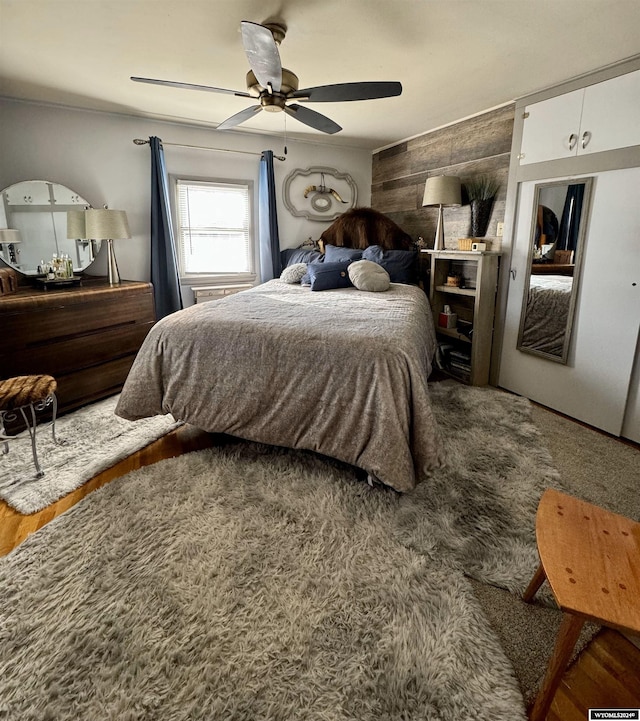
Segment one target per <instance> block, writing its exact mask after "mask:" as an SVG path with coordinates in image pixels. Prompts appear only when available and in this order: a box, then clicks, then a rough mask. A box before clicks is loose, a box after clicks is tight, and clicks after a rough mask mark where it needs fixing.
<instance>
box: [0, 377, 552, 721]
mask: <svg viewBox="0 0 640 721" xmlns="http://www.w3.org/2000/svg"><path fill="white" fill-rule="evenodd" d="M432 398H433V404H434V409H435V412H436V414H437V418H438V421H439V425H440V432H441V435H442V442H443V446H444V448H445V451H446V456H447V459H448V461H447V465H446V467H444V468H442V469H441V470H440V471H438V472H437V473H435V474H434V477H433V478H432V479H431V480H430V481H429V482H426V483H423V484H422V485H421V486H419V487H418V488H417V489H416V491H415V492H412V493H410V494H405V495H403V496H399V495H398V494H396V493H395V492H393V491H391V490H388V489H385V488H370V487H369V486H367V485H366V483H364V482H363V480H362V479H363V474H362V473H361V472H359V471H357V470H356V469H354V468H352V467H350V466H346V465H344V464H341V463H338V462H336V461H333V460H330V459H326V458H323V457H320V456H317V455H315V454H312V453H305V452H299V451H289V450H285V449H277V448H272V447H266V446H262V445H259V444H253V443H245V442H242V441H237V442H236V441H229V442H226V443H224V444H222V445H220V446H218V447H215V448H213V449H208V450H205V451H199V452H196V453H190V454H187V455H184V456H181V457H178V458H174V459H169V460H166V461H162V462H160V463H158V464H156V465H154V466H150V467H147V468H143V469H141V470H139V471H135V472H134V473H131V474H129V475H127V476H124V477H122V478H119V479H116V480H115V481H113V482H111V483H110V484H107V485H106V486H104V487H102V488H100V489H98V490H97V491H95V492H94V493H91V494H90V495H89V496H87V497H86V498H85V499H84V500H83V501H82V502H81V503H79V504H78V505H76V506H74V507H73V508H71V509H70V510H69V511H67V512H66V513H64V514H63V515H62V516H60V517H59V518H57V519H55V520H54V521H52V522H51V523H49V524H48V525H46V526H45V527H44V528H42V529H41V530H40V531H38V532H37V533H36V534H34V535H33V536H31V537H30V538H28V539H27V540H26V541H25V542H24V543H23V544H22V545H21V546H19V547H18V548H17V549H15V550H14V551H13V552H12V553H11V554H9V555H8V556H6V557H5V558H4V559H0V587H2V589H3V594H2V600H0V719H14V718H15V719H18V718H19V719H21V721H22V720H24V721H27V720H30V719H33V720H35V719H38V720H40V719H56V720H58V719H60V720H61V721H65V720H67V719H68V720H71V719H78V718H91V719H96V720H97V719H119V720H120V719H124V720H129V719H131V720H133V719H161V718H162V719H217V718H220V719H222V718H224V719H225V720H230V721H235V720H238V721H239V720H245V719H246V720H247V721H249V720H250V719H251V720H253V719H259V718H261V719H283V720H285V721H287V720H289V719H291V720H293V719H296V720H297V719H318V721H320V720H323V721H334V720H335V721H342V719H358V720H359V721H368V720H371V721H373V720H374V719H375V720H376V721H378V720H379V719H388V720H389V721H396V720H397V721H400V720H401V719H403V720H404V719H412V720H414V719H416V720H418V719H424V720H429V721H436V720H442V721H454V720H457V719H474V720H476V721H483V720H485V719H486V720H487V721H489V720H491V721H518V720H519V721H524V719H525V712H524V704H523V696H522V692H524V693H525V695H526V694H527V689H526V688H523V685H522V679H518V678H516V675H515V674H514V669H513V662H512V660H510V657H508V655H505V651H504V650H503V647H502V646H501V643H500V641H499V639H498V636H497V634H496V632H495V631H494V630H493V629H492V626H491V624H490V623H489V622H488V621H487V616H486V615H485V612H484V611H483V605H482V604H485V606H488V607H493V608H494V610H495V608H497V604H496V602H495V599H494V598H491V597H488V599H487V598H483V596H482V593H479V594H474V588H473V587H472V585H471V582H470V580H469V577H470V578H473V579H475V581H474V582H473V583H474V586H477V587H478V588H480V589H481V590H482V589H483V588H486V586H485V584H486V583H490V584H498V585H500V586H503V587H504V588H507V589H510V590H511V591H517V592H521V591H522V590H523V589H524V587H525V586H526V584H527V583H528V581H529V579H530V577H531V575H532V574H533V571H534V570H535V568H536V566H537V562H538V559H537V554H536V550H535V533H534V518H535V511H536V508H537V504H538V500H539V498H540V495H541V494H542V492H543V490H544V488H546V487H548V486H555V487H558V488H561V484H560V481H559V476H558V474H557V472H556V471H555V470H554V468H553V466H552V464H551V457H550V455H549V453H548V451H546V449H545V447H544V444H543V443H542V442H541V436H540V433H539V432H538V430H537V429H536V427H535V426H534V424H533V423H532V420H531V406H530V404H529V402H528V401H526V400H524V399H521V398H517V397H514V396H511V395H508V394H506V393H502V392H499V391H495V390H493V389H480V388H468V387H465V386H460V385H458V384H449V383H441V384H436V385H434V386H433V387H432ZM477 582H483V583H477ZM476 590H477V589H476ZM495 590H496V592H497V593H499V594H502V595H503V597H504V598H506V599H508V601H507V602H506V603H507V605H508V603H513V604H520V605H521V606H524V607H527V606H526V604H523V603H522V602H521V601H520V600H519V599H517V597H516V596H515V595H513V594H512V593H508V592H507V591H503V590H497V589H495ZM485 610H486V609H485ZM508 612H509V611H507V610H505V611H504V613H505V614H506V613H508ZM555 614H556V615H558V614H557V612H555ZM490 621H491V623H496V621H497V623H498V625H499V622H500V619H499V618H497V619H496V618H495V617H494V619H491V618H490ZM506 621H507V622H508V619H506ZM552 633H553V631H552ZM502 640H503V642H504V639H502ZM552 641H553V636H551V638H549V639H547V644H548V650H549V651H550V650H551V645H550V644H551V643H552ZM520 643H522V639H520ZM545 663H546V657H545V658H544V659H543V665H542V667H541V668H540V669H538V676H537V677H539V673H541V672H542V671H543V669H544V664H545ZM519 680H520V686H519V684H518V681H519ZM534 680H535V679H534ZM529 690H530V689H529Z"/></svg>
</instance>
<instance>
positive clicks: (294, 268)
mask: <svg viewBox="0 0 640 721" xmlns="http://www.w3.org/2000/svg"><path fill="white" fill-rule="evenodd" d="M306 273H307V264H306V263H294V264H293V265H288V266H287V267H286V268H285V269H284V270H283V271H282V273H280V280H281V281H283V282H284V283H289V284H291V285H293V284H294V283H299V282H300V281H301V280H302V276H303V275H306Z"/></svg>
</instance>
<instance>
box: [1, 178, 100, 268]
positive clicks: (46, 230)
mask: <svg viewBox="0 0 640 721" xmlns="http://www.w3.org/2000/svg"><path fill="white" fill-rule="evenodd" d="M0 197H1V201H2V202H0V259H2V260H3V261H4V262H5V263H6V264H7V265H9V266H11V267H12V268H14V269H15V270H17V271H19V272H20V273H23V274H24V275H29V276H35V275H38V266H39V265H40V264H41V262H42V261H45V263H47V262H51V259H52V257H53V254H54V253H55V254H56V255H58V256H60V255H63V254H66V255H68V256H69V258H71V262H72V263H73V270H74V272H80V271H83V270H84V269H85V268H86V267H87V266H88V265H89V264H90V263H91V262H92V261H93V260H94V259H95V256H96V255H97V253H98V251H99V250H100V241H99V240H98V241H96V240H86V239H82V238H68V237H67V235H68V232H67V231H68V229H67V211H69V210H76V211H77V210H82V209H83V208H85V207H88V206H89V203H88V202H87V201H86V200H85V199H84V198H83V197H82V196H80V195H78V194H77V193H76V192H75V191H73V190H71V189H69V188H67V187H65V186H64V185H60V184H59V183H52V182H51V181H48V180H27V181H24V182H22V183H15V184H14V185H10V186H9V187H8V188H5V189H4V190H3V191H2V192H1V193H0ZM2 229H7V230H9V231H12V232H6V230H5V231H4V232H3V230H2Z"/></svg>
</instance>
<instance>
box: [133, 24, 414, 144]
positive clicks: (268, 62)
mask: <svg viewBox="0 0 640 721" xmlns="http://www.w3.org/2000/svg"><path fill="white" fill-rule="evenodd" d="M241 31H242V44H243V45H244V51H245V53H246V55H247V60H248V61H249V67H250V68H251V70H249V72H248V73H247V92H245V91H242V90H226V89H225V88H214V87H212V86H210V85H194V84H192V83H179V82H174V81H171V80H155V79H153V78H140V77H133V76H132V77H131V80H134V81H135V82H137V83H150V84H152V85H166V86H169V87H174V88H185V89H187V90H205V91H207V92H211V93H226V94H228V95H236V96H238V97H241V98H254V99H256V100H258V101H259V103H258V104H257V105H250V106H249V107H248V108H245V109H244V110H241V111H240V112H239V113H236V114H235V115H232V116H231V117H230V118H227V119H226V120H225V121H224V122H222V123H220V124H219V125H218V126H217V130H226V129H228V128H232V127H234V126H236V125H240V123H243V122H244V121H245V120H248V119H249V118H251V117H253V116H254V115H255V114H256V113H258V112H260V111H261V110H268V111H270V112H281V111H284V112H285V113H286V114H287V115H290V116H291V117H292V118H295V119H296V120H299V121H300V122H301V123H304V124H305V125H308V126H309V127H311V128H315V129H316V130H320V131H322V132H323V133H329V134H333V133H337V132H338V131H339V130H342V128H341V127H340V126H339V125H338V124H337V123H335V122H334V121H333V120H331V119H330V118H328V117H327V116H326V115H322V114H321V113H317V112H316V111H315V110H311V109H310V108H307V107H305V106H304V105H299V104H298V103H291V102H290V101H291V100H299V101H300V102H301V103H335V102H343V101H350V100H374V99H377V98H390V97H393V96H395V95H400V93H402V85H401V84H400V83H398V82H362V83H337V84H335V85H319V86H317V87H314V88H303V89H302V90H298V76H297V75H295V73H293V72H291V70H287V69H286V68H283V67H282V65H281V63H280V53H279V52H278V45H279V44H280V43H281V42H282V40H284V37H285V34H286V31H287V28H286V26H285V25H283V24H281V23H265V24H264V25H260V24H258V23H253V22H249V21H248V20H243V21H242V23H241Z"/></svg>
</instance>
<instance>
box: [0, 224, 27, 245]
mask: <svg viewBox="0 0 640 721" xmlns="http://www.w3.org/2000/svg"><path fill="white" fill-rule="evenodd" d="M2 243H6V244H7V245H11V244H15V243H22V238H21V237H20V231H19V230H14V229H13V228H0V244H2Z"/></svg>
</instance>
